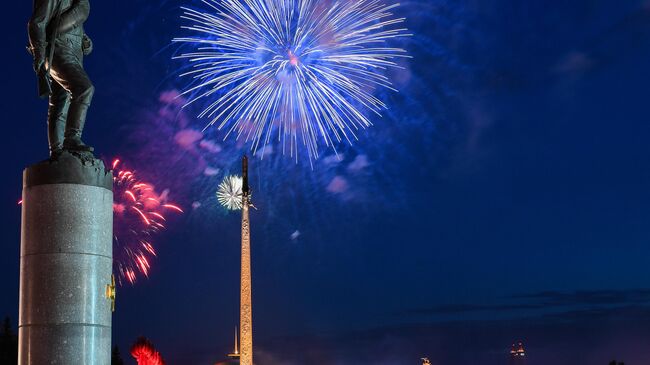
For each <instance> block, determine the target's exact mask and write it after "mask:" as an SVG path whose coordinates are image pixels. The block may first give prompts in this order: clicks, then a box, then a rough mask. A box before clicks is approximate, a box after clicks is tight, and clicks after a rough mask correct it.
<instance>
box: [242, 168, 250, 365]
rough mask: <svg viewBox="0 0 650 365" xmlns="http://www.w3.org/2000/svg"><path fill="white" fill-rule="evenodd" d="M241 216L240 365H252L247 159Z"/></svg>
mask: <svg viewBox="0 0 650 365" xmlns="http://www.w3.org/2000/svg"><path fill="white" fill-rule="evenodd" d="M242 178H243V186H242V210H241V212H242V215H241V293H240V294H241V296H240V304H239V305H240V307H239V322H240V329H239V331H240V332H239V341H240V350H239V353H240V358H239V364H240V365H253V313H252V298H251V296H252V291H251V236H250V235H251V233H250V222H249V219H248V209H249V207H250V206H251V192H250V188H249V186H248V158H247V157H246V156H244V158H243V159H242Z"/></svg>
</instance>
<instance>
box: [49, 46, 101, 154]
mask: <svg viewBox="0 0 650 365" xmlns="http://www.w3.org/2000/svg"><path fill="white" fill-rule="evenodd" d="M82 59H83V55H82V54H81V48H80V47H79V50H77V49H76V47H74V48H73V47H71V46H67V45H66V46H59V44H58V42H57V48H56V52H55V53H54V62H53V63H52V77H53V78H54V80H56V81H57V82H58V83H59V84H61V86H63V87H64V88H65V89H66V90H67V91H68V92H69V93H70V96H71V98H70V107H69V110H68V117H67V120H66V123H65V133H64V137H65V138H64V141H63V148H64V149H69V150H77V151H92V150H93V149H92V147H90V146H86V145H85V144H84V143H83V141H82V140H81V134H82V133H83V129H84V125H85V123H86V115H87V113H88V108H89V107H90V102H91V101H92V98H93V94H94V93H95V88H94V86H93V84H92V82H91V81H90V78H88V74H86V71H85V70H84V68H83V65H82Z"/></svg>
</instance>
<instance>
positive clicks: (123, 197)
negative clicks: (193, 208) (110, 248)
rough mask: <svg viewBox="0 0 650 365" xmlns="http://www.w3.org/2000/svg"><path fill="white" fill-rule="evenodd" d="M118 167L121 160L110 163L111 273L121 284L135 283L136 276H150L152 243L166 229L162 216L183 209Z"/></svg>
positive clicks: (129, 172)
mask: <svg viewBox="0 0 650 365" xmlns="http://www.w3.org/2000/svg"><path fill="white" fill-rule="evenodd" d="M120 165H121V162H120V160H115V161H114V162H113V170H114V176H115V177H114V184H113V196H114V202H113V218H114V223H113V226H114V245H115V249H114V255H115V260H114V262H115V264H114V266H115V267H114V271H115V273H116V274H117V277H118V278H119V282H120V283H122V279H125V280H126V281H128V282H129V283H131V284H134V283H135V282H136V279H137V276H138V273H140V274H142V275H144V276H145V277H147V276H149V270H150V269H151V260H152V258H153V257H156V255H157V254H156V250H155V249H154V246H153V243H152V240H153V238H154V236H155V235H156V234H157V233H158V232H160V231H161V230H163V229H165V225H164V223H165V221H166V218H165V213H166V212H168V211H172V212H176V213H182V212H183V210H182V209H181V208H180V207H178V206H176V205H174V204H170V203H167V202H166V201H164V200H165V199H166V194H162V195H160V194H158V193H157V192H156V190H155V189H154V187H153V185H152V184H149V183H145V182H142V181H140V180H138V178H137V176H136V173H135V172H134V171H130V170H126V169H123V168H121V167H120Z"/></svg>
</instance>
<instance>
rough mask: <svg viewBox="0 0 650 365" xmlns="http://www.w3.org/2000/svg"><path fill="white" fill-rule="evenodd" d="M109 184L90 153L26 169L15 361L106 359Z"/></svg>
mask: <svg viewBox="0 0 650 365" xmlns="http://www.w3.org/2000/svg"><path fill="white" fill-rule="evenodd" d="M112 186H113V178H112V174H111V172H110V171H106V169H105V168H104V164H103V162H102V161H100V160H96V159H94V158H93V157H92V155H89V156H88V154H86V155H85V157H84V154H81V155H79V154H75V153H71V152H68V151H64V152H63V153H62V154H61V155H60V156H59V157H58V158H57V159H54V160H48V161H44V162H42V163H39V164H36V165H33V166H31V167H28V168H27V169H25V171H24V175H23V204H22V227H21V249H20V308H19V309H20V315H19V329H18V337H19V355H18V356H19V360H18V364H19V365H44V364H60V365H110V363H111V316H112V313H111V304H112V299H111V298H110V291H108V293H107V285H108V286H110V284H111V276H112V275H111V274H112V267H113V249H112V240H113V192H112Z"/></svg>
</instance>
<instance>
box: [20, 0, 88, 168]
mask: <svg viewBox="0 0 650 365" xmlns="http://www.w3.org/2000/svg"><path fill="white" fill-rule="evenodd" d="M89 13H90V3H89V0H34V11H33V14H32V18H31V19H30V21H29V25H28V30H29V43H30V45H29V50H30V52H31V54H32V55H33V56H34V71H35V72H36V74H37V75H38V79H39V96H41V97H48V96H49V109H48V117H47V123H48V141H49V146H50V156H51V158H56V157H57V156H58V155H60V154H61V152H62V151H63V150H68V151H74V152H92V151H93V148H92V147H90V146H87V145H86V144H84V143H83V141H82V140H81V134H82V132H83V128H84V124H85V122H86V114H87V112H88V108H89V107H90V102H91V101H92V97H93V94H94V91H95V88H94V87H93V84H92V82H91V81H90V79H89V78H88V74H86V71H85V70H84V68H83V58H84V56H87V55H88V54H90V52H91V51H92V42H91V40H90V38H89V37H88V36H87V35H86V33H85V32H84V27H83V24H84V22H85V21H86V19H88V15H89Z"/></svg>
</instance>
